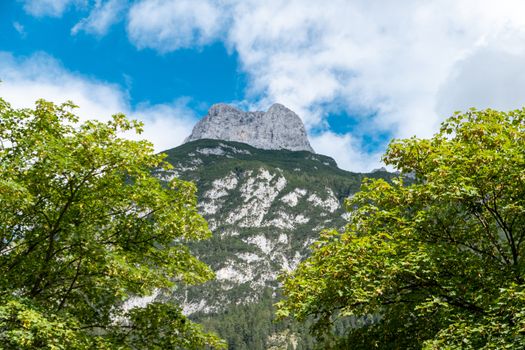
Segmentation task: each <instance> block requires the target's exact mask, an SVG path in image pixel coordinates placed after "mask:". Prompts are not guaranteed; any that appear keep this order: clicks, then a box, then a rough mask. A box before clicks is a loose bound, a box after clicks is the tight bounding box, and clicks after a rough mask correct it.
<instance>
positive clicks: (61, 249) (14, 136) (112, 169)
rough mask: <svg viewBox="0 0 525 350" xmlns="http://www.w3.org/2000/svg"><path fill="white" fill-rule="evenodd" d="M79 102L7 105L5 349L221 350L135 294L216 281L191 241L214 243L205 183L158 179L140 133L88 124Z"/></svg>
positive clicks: (1, 248)
mask: <svg viewBox="0 0 525 350" xmlns="http://www.w3.org/2000/svg"><path fill="white" fill-rule="evenodd" d="M73 107H74V106H73V105H72V104H71V103H66V104H63V105H60V106H56V105H54V104H52V103H49V102H45V101H42V100H41V101H38V102H37V104H36V108H35V109H34V110H32V109H21V110H17V109H13V108H12V107H11V106H10V105H9V104H8V103H6V102H5V101H4V100H2V99H0V348H5V349H35V348H47V349H94V348H101V349H117V348H118V349H146V348H147V349H176V348H183V349H191V348H201V347H203V346H204V345H205V344H210V345H213V346H220V345H221V344H222V342H221V341H220V340H218V339H217V338H216V337H215V336H214V335H211V334H206V333H204V332H202V329H201V328H200V326H198V325H196V324H194V323H192V322H190V321H189V320H188V319H187V318H186V317H185V316H183V315H182V313H181V310H180V308H179V307H178V306H177V305H174V304H171V303H164V304H161V303H151V304H149V305H148V306H147V307H145V308H133V309H130V310H127V309H125V308H124V309H123V308H122V307H120V306H121V305H122V304H123V302H124V301H125V300H126V299H128V298H129V297H130V296H143V295H149V294H151V293H152V292H153V291H154V290H155V289H157V288H175V287H176V286H177V285H178V284H179V283H200V282H203V281H205V280H208V279H209V278H211V277H212V276H213V274H212V272H211V271H210V269H209V268H208V267H207V266H206V265H204V264H203V263H202V262H200V261H199V260H197V259H196V258H195V257H193V256H192V255H191V254H190V252H189V250H188V249H187V247H186V246H185V242H186V241H188V240H199V239H204V238H207V237H209V236H210V232H209V230H208V228H207V224H206V222H205V221H204V219H203V218H202V217H201V216H200V215H198V214H197V211H196V199H195V187H194V185H192V184H191V183H188V182H183V181H180V180H177V179H173V180H171V181H170V182H169V185H168V186H164V185H162V184H161V182H160V181H159V180H158V179H156V178H154V177H153V176H152V175H151V170H152V169H153V168H159V167H165V166H167V164H166V163H165V162H164V161H163V156H162V155H155V154H154V153H153V148H152V146H151V144H150V143H148V142H145V141H130V140H126V139H123V138H121V137H120V136H121V135H122V133H123V132H133V131H138V132H140V129H141V125H140V124H139V123H136V122H130V121H128V120H127V119H126V118H125V117H124V116H123V115H115V116H113V119H112V120H111V121H110V122H108V123H102V122H97V121H90V122H85V123H83V124H80V123H78V120H77V118H76V117H75V116H74V115H73V114H72V113H71V110H72V108H73Z"/></svg>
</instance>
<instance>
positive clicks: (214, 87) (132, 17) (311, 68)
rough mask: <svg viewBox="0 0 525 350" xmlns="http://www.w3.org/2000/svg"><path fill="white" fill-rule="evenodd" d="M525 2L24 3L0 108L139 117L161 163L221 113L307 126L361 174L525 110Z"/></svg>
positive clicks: (17, 13) (5, 55)
mask: <svg viewBox="0 0 525 350" xmlns="http://www.w3.org/2000/svg"><path fill="white" fill-rule="evenodd" d="M524 12H525V8H524V5H523V4H522V2H521V1H517V0H516V1H505V0H504V1H500V2H497V3H496V2H493V1H488V0H487V1H484V0H478V1H474V0H472V1H471V0H465V1H461V2H457V1H449V0H439V1H438V0H435V1H425V2H421V1H408V0H407V1H392V2H387V3H385V2H380V3H379V2H377V3H376V2H370V1H364V0H363V1H360V0H333V1H330V2H329V3H326V4H322V6H321V5H320V3H319V2H318V1H314V0H287V1H285V0H266V1H256V0H243V1H240V0H215V1H212V0H137V1H130V0H14V1H1V2H0V79H1V80H2V81H3V82H2V84H0V96H1V97H3V98H5V99H6V100H8V101H10V102H11V103H12V104H13V105H14V106H16V107H22V106H30V105H31V104H32V103H33V102H34V100H35V99H37V98H40V97H44V98H46V99H50V100H53V101H55V102H60V101H64V100H67V99H72V100H73V101H75V102H76V103H77V104H78V105H79V106H80V109H79V111H78V113H79V114H80V115H81V116H82V117H83V118H99V119H107V118H108V117H109V116H110V115H111V114H112V113H116V112H124V113H126V114H128V115H130V116H131V117H134V118H138V119H141V120H142V121H144V123H145V126H146V131H145V134H144V137H146V138H148V139H149V140H151V141H152V142H153V143H154V144H155V147H156V149H157V150H159V151H160V150H163V149H167V148H171V147H174V146H177V145H179V144H180V143H181V142H182V141H183V140H184V138H185V137H186V136H187V135H188V134H189V132H190V131H191V128H192V126H193V125H194V124H195V122H196V121H197V120H198V119H199V118H200V117H202V116H203V115H204V114H205V113H206V111H207V109H208V108H209V107H210V106H211V105H212V104H214V103H218V102H226V103H231V104H234V105H237V106H238V107H240V108H243V109H247V110H264V109H266V108H268V107H269V106H270V105H271V104H272V103H274V102H279V103H283V104H284V105H286V106H288V107H289V108H291V109H292V110H294V111H295V112H296V113H297V114H298V115H299V116H300V117H301V118H302V119H303V121H304V123H305V125H306V127H307V130H308V132H309V137H310V141H311V143H312V146H313V147H314V149H315V150H316V151H317V152H319V153H322V154H327V155H329V156H332V157H334V158H335V159H336V161H337V162H338V164H339V165H340V166H341V167H342V168H345V169H348V170H354V171H367V170H371V169H373V168H377V167H379V166H381V162H380V155H381V154H382V153H383V151H384V149H385V147H386V145H387V143H388V140H389V139H390V138H392V137H409V136H412V135H417V136H419V137H428V136H430V135H432V133H434V132H435V131H437V128H438V127H439V123H440V122H441V121H442V120H443V119H444V118H445V117H447V116H448V115H450V114H451V113H452V112H453V111H455V110H464V109H466V108H469V107H472V106H474V107H478V108H486V107H492V108H497V109H513V108H519V107H522V106H523V105H525V75H524V74H523V68H522V66H523V63H522V62H524V60H525V40H524V39H525V19H524V18H523V16H522V15H521V14H522V13H524Z"/></svg>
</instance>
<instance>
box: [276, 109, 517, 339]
mask: <svg viewBox="0 0 525 350" xmlns="http://www.w3.org/2000/svg"><path fill="white" fill-rule="evenodd" d="M384 160H385V162H386V163H387V164H390V165H393V166H394V167H395V168H397V169H399V170H400V171H401V172H402V174H405V175H406V176H400V177H399V178H398V179H397V180H394V181H392V182H391V183H388V182H386V181H384V180H370V181H365V182H364V183H363V185H362V190H361V192H360V193H358V194H357V195H356V196H355V197H353V198H352V199H351V200H349V201H348V203H347V205H348V210H349V211H350V212H351V213H352V218H351V219H350V221H349V223H348V225H347V228H346V229H345V230H344V232H337V231H324V232H323V233H322V234H321V237H320V239H319V240H318V241H317V242H316V243H314V245H313V247H312V248H313V254H312V256H311V257H310V258H308V259H306V260H305V261H304V262H302V263H301V264H300V265H299V267H298V268H297V269H296V270H295V271H294V272H292V273H290V274H289V275H287V276H284V277H283V280H284V287H283V289H284V294H285V296H286V298H285V299H284V300H283V301H282V302H280V303H279V305H278V306H279V315H280V316H281V317H286V316H292V317H295V318H298V319H300V320H306V319H308V318H312V317H313V318H314V319H315V327H314V331H315V332H317V334H318V335H320V336H321V335H322V334H325V333H327V332H328V331H330V328H331V324H332V322H333V321H334V320H335V319H338V318H352V319H353V323H354V326H353V327H349V328H348V329H347V333H346V336H345V337H344V339H340V341H339V343H338V344H337V345H335V348H355V349H359V348H362V349H372V348H382V349H388V348H390V349H411V348H412V349H415V348H426V349H444V348H446V349H455V348H461V349H468V348H471V349H504V348H508V349H517V348H520V349H522V348H525V280H524V278H525V261H524V259H525V254H524V253H525V242H524V241H525V109H524V110H516V111H512V112H508V113H503V112H498V111H494V110H490V109H488V110H483V111H478V110H475V109H472V110H470V111H469V112H467V113H463V114H462V113H456V114H455V115H454V116H453V117H451V118H450V119H448V120H447V121H446V122H445V123H443V125H442V127H441V129H440V132H439V133H437V134H436V135H435V136H434V137H433V138H432V139H417V138H411V139H405V140H395V141H393V142H392V143H391V144H390V146H389V149H388V151H387V153H386V155H385V157H384Z"/></svg>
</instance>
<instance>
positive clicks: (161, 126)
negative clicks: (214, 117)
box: [0, 52, 196, 151]
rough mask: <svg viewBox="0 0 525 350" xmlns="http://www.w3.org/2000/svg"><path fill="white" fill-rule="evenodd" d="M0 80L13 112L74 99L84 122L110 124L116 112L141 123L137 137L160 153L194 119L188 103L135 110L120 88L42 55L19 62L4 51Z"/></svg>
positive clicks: (187, 131)
mask: <svg viewBox="0 0 525 350" xmlns="http://www.w3.org/2000/svg"><path fill="white" fill-rule="evenodd" d="M0 79H1V80H2V83H0V96H2V98H4V99H5V100H6V101H8V102H9V103H11V105H12V106H13V107H15V108H24V107H33V106H34V103H35V101H36V100H37V99H40V98H44V99H46V100H49V101H53V102H55V103H62V102H65V101H66V100H71V101H73V102H74V103H75V104H77V105H78V106H79V107H80V108H79V109H78V110H76V112H75V113H76V114H77V115H78V116H79V117H80V118H81V120H87V119H98V120H102V121H107V120H109V119H110V117H111V115H112V114H114V113H124V114H126V115H127V116H129V117H131V118H133V119H138V120H141V121H142V122H144V133H143V134H142V135H141V136H140V137H139V138H140V139H147V140H149V141H151V142H153V144H154V146H155V150H156V151H162V150H165V149H168V148H172V147H175V146H178V145H180V144H181V143H182V142H183V141H184V138H185V137H186V136H187V135H189V134H190V132H191V127H192V126H193V124H194V123H195V121H196V117H195V115H194V114H193V112H192V111H191V110H190V109H188V108H187V107H186V104H185V103H186V102H187V101H186V100H184V99H180V100H177V101H174V102H173V103H171V104H163V105H153V106H150V105H139V106H138V107H136V108H132V107H131V106H130V103H129V97H128V95H127V93H126V92H125V91H123V90H122V89H121V88H120V87H119V86H117V85H114V84H110V83H106V82H102V81H97V80H93V79H89V78H86V77H84V76H81V75H79V74H76V73H72V72H70V71H67V70H66V69H65V68H64V67H62V66H61V64H60V63H59V62H58V61H57V60H55V59H54V58H53V57H51V56H49V55H47V54H44V53H39V54H35V55H32V56H30V57H28V58H22V59H20V58H16V57H14V56H12V55H11V54H9V53H6V52H0ZM135 138H136V137H135Z"/></svg>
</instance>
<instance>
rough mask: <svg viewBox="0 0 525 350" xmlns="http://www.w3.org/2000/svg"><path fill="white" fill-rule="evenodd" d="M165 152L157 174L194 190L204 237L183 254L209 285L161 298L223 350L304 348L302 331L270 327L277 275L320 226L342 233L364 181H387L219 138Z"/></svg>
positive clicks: (310, 157) (325, 160)
mask: <svg viewBox="0 0 525 350" xmlns="http://www.w3.org/2000/svg"><path fill="white" fill-rule="evenodd" d="M165 153H166V154H167V160H168V162H170V163H171V164H172V165H173V166H174V169H172V170H169V171H163V170H162V171H161V170H158V171H157V176H158V177H160V178H162V179H164V180H169V179H170V178H172V177H178V178H181V179H184V180H189V181H193V182H195V183H196V185H197V188H198V203H199V204H198V206H199V210H200V212H201V214H202V215H203V216H204V217H205V218H206V219H207V221H208V223H209V227H210V229H211V230H212V231H213V233H214V235H213V238H212V239H210V240H207V241H203V242H198V243H194V244H192V245H191V249H192V251H193V252H194V253H195V254H196V255H197V256H199V257H200V258H201V259H202V260H204V261H205V262H206V263H208V264H209V265H210V266H211V267H212V268H213V270H214V271H216V279H215V280H213V281H210V282H208V283H206V284H204V285H201V286H194V287H188V288H182V289H180V290H179V291H177V293H176V294H175V295H169V296H166V295H165V296H163V297H164V298H175V299H177V300H178V301H179V302H180V303H181V304H182V305H183V308H184V311H185V313H186V314H189V315H191V317H192V318H193V319H195V320H196V321H198V322H201V323H203V324H204V325H205V326H206V327H208V328H210V329H213V330H215V331H217V332H218V333H219V334H220V335H221V336H223V337H225V338H227V340H228V341H229V343H230V348H231V349H268V348H272V346H274V347H273V348H275V349H280V348H284V349H286V348H287V347H288V346H291V348H292V349H295V348H301V346H302V348H303V349H308V348H311V347H310V346H308V345H307V344H311V343H312V338H311V336H309V335H308V334H307V332H306V330H305V329H304V327H303V328H301V326H299V325H296V324H290V323H284V324H275V323H272V315H273V306H272V304H273V302H275V300H276V298H278V295H277V294H276V292H277V291H278V289H277V287H278V282H277V275H278V274H279V273H280V272H282V271H287V270H290V269H293V268H294V267H295V266H296V265H297V263H298V262H299V261H301V260H302V259H303V258H304V257H306V256H307V255H308V253H309V248H308V247H309V245H310V244H311V243H312V242H313V241H314V240H315V239H316V238H317V237H318V235H319V232H320V231H321V230H322V229H323V228H336V229H342V228H343V227H344V225H345V223H346V218H347V217H348V215H350V214H348V212H347V211H346V210H345V209H344V200H345V198H348V197H349V196H351V195H352V194H354V193H355V192H357V191H358V190H359V187H360V183H361V181H362V180H363V178H364V177H373V178H378V177H382V178H387V179H388V178H390V177H391V176H393V175H392V174H389V173H387V172H385V171H376V172H374V173H370V174H358V173H352V172H348V171H344V170H341V169H339V168H338V167H337V164H336V163H335V161H334V160H333V159H332V158H330V157H327V156H323V155H320V154H314V153H311V152H308V151H290V150H264V149H260V148H255V147H252V146H250V145H248V144H245V143H239V142H232V141H224V140H211V139H201V140H196V141H191V142H187V143H185V144H183V145H182V146H179V147H177V148H174V149H171V150H168V151H165ZM294 344H295V345H294Z"/></svg>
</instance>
